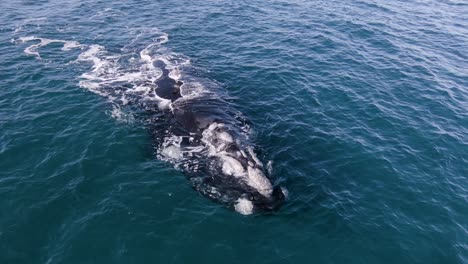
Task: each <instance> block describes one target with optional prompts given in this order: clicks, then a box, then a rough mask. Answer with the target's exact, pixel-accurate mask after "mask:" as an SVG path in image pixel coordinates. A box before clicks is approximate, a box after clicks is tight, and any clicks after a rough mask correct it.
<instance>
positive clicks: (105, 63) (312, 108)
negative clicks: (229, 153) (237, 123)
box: [0, 0, 468, 264]
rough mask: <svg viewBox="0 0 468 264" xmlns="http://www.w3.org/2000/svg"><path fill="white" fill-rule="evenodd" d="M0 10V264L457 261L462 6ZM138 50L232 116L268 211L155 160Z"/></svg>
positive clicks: (164, 5) (466, 248)
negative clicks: (230, 199)
mask: <svg viewBox="0 0 468 264" xmlns="http://www.w3.org/2000/svg"><path fill="white" fill-rule="evenodd" d="M0 10H2V11H1V12H0V81H1V82H0V263H2V264H3V263H5V264H6V263H48V264H52V263H468V55H467V54H468V16H467V14H468V3H467V2H466V1H461V0H459V1H457V0H441V1H431V0H427V1H422V0H410V1H383V0H359V1H336V0H331V1H285V0H282V1H280V0H275V1H212V0H208V1H180V0H175V1H130V0H123V1H86V0H85V1H45V0H44V1H1V2H0ZM145 51H148V52H150V53H151V52H156V53H157V56H162V57H164V58H165V59H167V60H168V61H170V63H171V65H172V66H174V67H179V66H180V67H181V70H180V72H179V74H180V76H182V78H192V79H196V80H197V83H198V85H199V86H198V88H200V87H201V88H200V89H202V88H203V87H211V88H213V89H215V90H216V91H217V93H219V94H220V95H221V94H222V95H223V96H224V97H225V98H227V99H226V104H229V105H230V107H232V108H233V109H236V110H237V111H239V113H242V115H243V116H244V117H245V119H246V120H247V122H248V124H249V126H250V132H249V133H250V138H251V140H252V142H253V143H254V144H255V147H256V152H257V154H258V156H259V158H260V159H261V160H262V161H263V162H264V163H265V164H268V170H269V172H270V173H269V174H271V179H272V181H273V182H274V183H275V184H279V185H281V186H284V187H285V188H286V189H287V190H288V193H289V195H288V198H287V200H286V202H285V203H284V204H283V206H282V207H281V208H280V209H279V210H278V211H276V212H273V213H269V214H253V215H247V216H245V215H241V214H239V213H237V212H235V211H234V210H231V209H228V208H226V207H225V206H224V205H222V204H219V203H216V202H213V201H211V200H209V199H207V198H206V197H204V196H202V195H200V194H199V193H198V192H197V191H195V190H193V189H192V188H191V186H190V184H189V182H188V181H187V179H186V177H185V176H184V173H183V172H182V171H180V170H178V169H177V168H174V166H173V164H171V163H170V162H167V161H165V160H161V158H158V151H159V149H158V146H157V145H155V142H154V140H153V136H154V135H153V134H152V133H153V131H151V129H149V128H148V124H147V123H145V121H144V119H142V118H141V116H142V112H144V109H142V108H141V107H139V105H138V104H135V102H137V101H135V98H134V97H132V95H133V94H132V93H131V92H133V90H134V89H137V88H142V87H143V86H144V85H141V83H140V82H141V81H142V80H152V79H154V78H157V75H158V72H157V71H154V69H152V68H151V67H150V66H148V65H150V64H145V62H147V60H146V59H148V56H150V59H151V58H152V57H151V56H155V55H154V54H155V53H151V54H150V55H149V53H145ZM145 60H146V61H145ZM183 65H190V67H189V68H190V70H186V71H184V70H183V67H182V66H183Z"/></svg>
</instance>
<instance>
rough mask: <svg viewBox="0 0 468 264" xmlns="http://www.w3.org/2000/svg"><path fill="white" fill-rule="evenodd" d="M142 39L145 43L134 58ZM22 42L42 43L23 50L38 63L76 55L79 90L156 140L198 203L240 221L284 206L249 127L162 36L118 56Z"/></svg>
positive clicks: (95, 48)
mask: <svg viewBox="0 0 468 264" xmlns="http://www.w3.org/2000/svg"><path fill="white" fill-rule="evenodd" d="M143 33H144V34H143ZM148 34H149V35H148ZM149 36H153V37H152V38H149ZM140 38H142V39H141V41H140ZM148 39H150V41H151V43H150V44H148V45H147V46H145V47H144V48H143V49H141V50H140V49H139V47H140V46H142V45H144V44H145V43H146V41H147V40H148ZM28 41H40V43H39V44H33V45H31V46H29V47H28V48H26V49H25V52H26V53H27V54H33V55H36V56H37V57H38V58H40V56H39V52H38V48H39V47H42V46H45V45H47V44H49V43H55V42H59V43H63V44H64V47H63V48H62V50H68V49H69V48H80V49H82V50H83V52H81V53H80V54H79V56H78V58H77V60H76V61H75V63H81V62H85V63H91V65H92V67H91V69H90V70H89V71H87V72H84V73H83V74H82V75H81V76H80V81H79V86H80V87H83V88H86V89H88V90H89V91H91V92H93V93H95V94H97V95H100V96H103V97H106V98H107V99H108V100H109V101H110V102H111V103H112V106H113V108H114V110H113V111H112V116H113V117H115V118H116V119H119V120H120V119H122V118H125V117H126V116H137V118H135V119H138V120H140V121H141V122H142V123H143V124H144V126H145V127H146V128H148V130H149V131H150V134H151V137H152V138H153V139H154V145H155V150H156V151H155V152H156V153H155V154H156V156H157V158H159V159H160V160H162V161H164V162H168V163H170V164H172V165H173V167H175V168H176V169H178V170H180V171H181V172H182V173H183V174H184V175H185V176H186V177H187V179H188V180H189V182H190V184H191V186H192V187H193V188H194V189H195V190H196V191H198V192H199V193H200V194H202V195H203V196H206V197H208V198H209V199H211V200H214V201H215V202H218V203H220V204H223V205H225V206H227V207H229V208H232V209H234V210H235V211H237V212H239V213H241V214H244V215H249V214H253V213H261V212H274V211H277V210H278V209H279V208H280V207H281V206H282V204H284V201H285V199H286V197H287V190H286V189H285V188H283V187H281V186H279V185H278V184H275V183H274V181H273V179H272V177H271V173H270V172H269V170H267V169H266V166H265V165H264V164H263V162H262V161H261V159H260V158H259V157H258V155H257V152H258V151H257V150H256V147H255V145H254V144H253V142H252V140H251V136H250V133H249V131H250V129H249V126H250V124H249V122H248V121H247V120H246V119H245V118H244V117H243V115H242V114H241V113H240V112H239V111H237V110H236V109H234V108H235V107H233V106H232V104H231V103H230V102H228V101H227V100H226V99H225V96H223V95H222V93H221V91H220V89H217V88H220V87H219V85H217V84H213V81H212V80H207V79H204V78H199V76H198V73H197V72H196V71H197V70H196V69H195V68H194V67H191V66H190V59H189V58H188V57H186V56H183V55H181V54H178V53H175V52H172V51H170V50H168V49H167V48H165V47H164V46H163V44H164V43H166V42H167V41H168V34H166V33H162V32H159V31H158V30H156V31H155V32H153V30H150V31H149V32H142V34H137V37H136V38H135V39H134V40H133V41H132V42H131V43H132V45H130V46H124V47H123V48H121V49H120V51H121V53H111V52H109V51H107V50H106V48H105V47H104V46H101V45H98V44H91V45H84V44H80V43H78V42H76V41H73V42H70V41H64V40H53V39H45V38H37V37H25V38H21V39H20V42H21V43H24V42H28ZM133 45H136V46H133ZM125 109H130V110H129V113H130V114H126V112H125ZM130 120H133V119H132V118H130ZM140 121H139V122H140Z"/></svg>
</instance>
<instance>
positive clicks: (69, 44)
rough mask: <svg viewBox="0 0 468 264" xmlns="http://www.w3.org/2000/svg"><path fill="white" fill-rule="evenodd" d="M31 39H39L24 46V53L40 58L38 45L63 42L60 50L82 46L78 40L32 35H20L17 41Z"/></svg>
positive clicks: (24, 41)
mask: <svg viewBox="0 0 468 264" xmlns="http://www.w3.org/2000/svg"><path fill="white" fill-rule="evenodd" d="M33 40H39V41H40V42H39V43H37V44H33V45H31V46H29V47H27V48H25V49H24V53H26V54H30V55H34V56H36V57H37V58H41V54H40V53H39V51H38V49H39V48H40V47H44V46H47V45H49V44H50V43H63V47H62V50H64V51H67V50H70V49H74V48H81V47H82V46H81V44H80V43H79V42H78V41H68V40H60V39H48V38H38V37H34V36H28V37H21V38H19V39H18V41H19V42H21V43H26V42H29V41H33Z"/></svg>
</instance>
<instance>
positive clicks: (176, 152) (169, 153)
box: [161, 145, 183, 160]
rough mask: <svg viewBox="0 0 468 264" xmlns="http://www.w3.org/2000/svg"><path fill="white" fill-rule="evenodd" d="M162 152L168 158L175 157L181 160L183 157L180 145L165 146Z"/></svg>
mask: <svg viewBox="0 0 468 264" xmlns="http://www.w3.org/2000/svg"><path fill="white" fill-rule="evenodd" d="M161 154H162V155H164V156H165V157H167V158H170V159H174V160H180V159H181V158H182V157H183V154H182V150H181V149H180V147H177V146H174V145H170V146H168V147H166V148H164V149H163V150H162V151H161Z"/></svg>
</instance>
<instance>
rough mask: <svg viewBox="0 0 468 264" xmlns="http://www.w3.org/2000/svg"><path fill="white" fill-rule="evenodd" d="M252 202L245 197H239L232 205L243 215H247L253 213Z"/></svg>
mask: <svg viewBox="0 0 468 264" xmlns="http://www.w3.org/2000/svg"><path fill="white" fill-rule="evenodd" d="M253 207H254V206H253V203H252V202H251V201H249V200H247V199H245V198H240V199H238V200H237V203H236V204H235V205H234V209H235V210H236V211H237V212H238V213H241V214H243V215H249V214H252V213H253Z"/></svg>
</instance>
